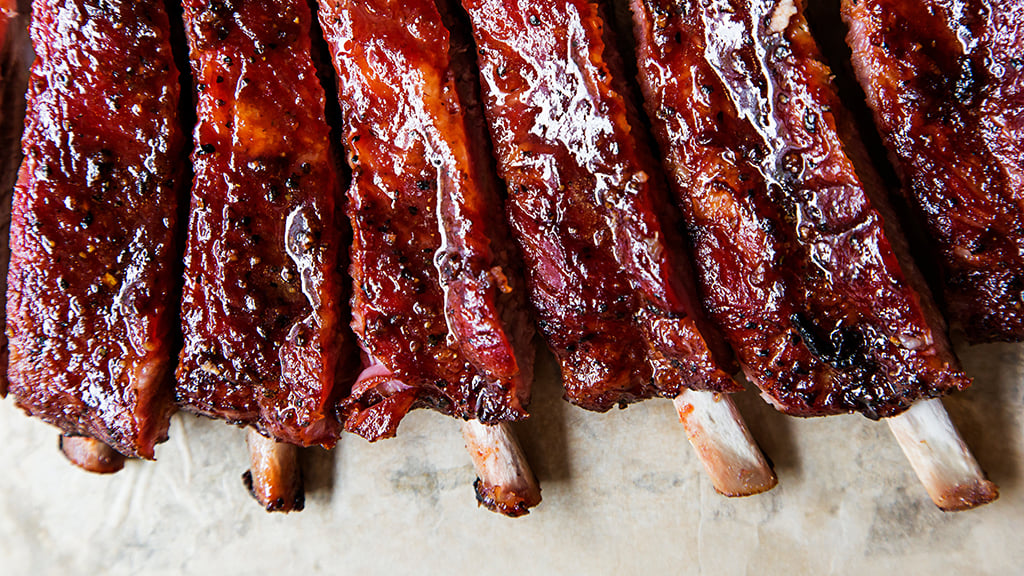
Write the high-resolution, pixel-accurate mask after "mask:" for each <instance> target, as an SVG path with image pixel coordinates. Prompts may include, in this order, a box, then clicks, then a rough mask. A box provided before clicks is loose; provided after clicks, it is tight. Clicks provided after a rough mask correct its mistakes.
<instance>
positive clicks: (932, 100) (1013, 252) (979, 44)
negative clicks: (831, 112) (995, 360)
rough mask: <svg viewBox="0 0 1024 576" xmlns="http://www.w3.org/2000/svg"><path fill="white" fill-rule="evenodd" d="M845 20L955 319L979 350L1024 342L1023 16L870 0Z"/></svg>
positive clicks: (1009, 4) (1006, 3)
mask: <svg viewBox="0 0 1024 576" xmlns="http://www.w3.org/2000/svg"><path fill="white" fill-rule="evenodd" d="M843 15H844V18H845V20H846V22H847V24H849V26H850V32H849V36H848V38H847V41H848V43H849V44H850V47H851V48H852V49H853V64H854V68H855V70H856V72H857V75H858V77H859V78H860V82H861V85H862V86H863V87H864V91H865V92H866V93H867V97H868V104H870V106H871V107H872V108H873V109H874V112H875V121H876V122H877V124H878V128H879V132H881V134H882V137H883V139H884V141H885V143H886V146H887V147H888V148H889V151H890V153H891V156H892V157H893V158H894V160H895V163H896V165H897V167H898V168H899V171H900V174H901V176H902V178H903V183H904V186H905V192H906V193H907V194H908V195H909V197H910V200H911V204H912V205H913V206H914V207H915V208H916V209H917V211H918V214H920V215H921V216H922V217H923V219H924V221H925V223H926V225H927V228H928V230H929V232H930V233H931V236H932V239H933V242H934V244H933V249H934V253H935V255H936V257H937V258H938V260H939V261H940V263H941V264H942V268H943V280H944V288H945V298H946V304H947V307H948V309H949V312H950V316H951V319H952V321H953V322H954V323H955V324H958V325H959V326H960V327H961V328H963V330H964V331H965V332H966V333H967V336H968V337H969V338H970V339H971V340H973V341H975V342H990V341H995V340H1006V341H1019V340H1022V339H1024V208H1022V203H1024V139H1022V137H1021V135H1022V134H1024V54H1022V52H1024V41H1022V38H1024V9H1022V6H1021V4H1020V2H1017V1H1015V0H985V1H981V0H965V1H963V2H952V1H949V0H861V1H859V2H849V1H844V2H843Z"/></svg>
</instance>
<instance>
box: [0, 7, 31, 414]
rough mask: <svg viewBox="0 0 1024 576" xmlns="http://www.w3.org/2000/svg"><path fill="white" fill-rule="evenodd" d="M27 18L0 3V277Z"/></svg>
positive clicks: (21, 114)
mask: <svg viewBox="0 0 1024 576" xmlns="http://www.w3.org/2000/svg"><path fill="white" fill-rule="evenodd" d="M27 23H28V17H27V16H23V15H21V14H19V13H18V9H17V3H16V2H15V1H14V0H3V1H2V2H0V278H6V277H7V266H8V263H9V261H10V256H11V247H10V243H9V238H10V227H11V193H12V191H13V189H14V183H15V182H16V181H17V179H18V166H19V165H20V164H21V131H22V129H23V128H24V126H25V92H26V91H27V86H28V67H29V65H30V64H31V60H32V58H33V56H31V55H30V52H31V50H30V47H31V41H30V40H29V38H28V29H27ZM5 292H6V291H3V292H0V323H2V324H6V321H5V318H6V313H5V311H4V310H5V308H6V302H7V295H6V293H5ZM6 394H7V331H6V330H4V331H3V332H2V333H0V398H2V397H4V396H5V395H6Z"/></svg>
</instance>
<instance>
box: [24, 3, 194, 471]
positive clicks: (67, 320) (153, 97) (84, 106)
mask: <svg viewBox="0 0 1024 576" xmlns="http://www.w3.org/2000/svg"><path fill="white" fill-rule="evenodd" d="M33 16H34V17H33V23H32V38H33V43H34V47H35V50H36V54H37V60H36V61H35V63H34V65H33V67H32V73H31V78H30V81H29V82H30V84H29V93H28V100H29V103H28V112H27V115H28V120H27V124H26V128H25V135H24V139H23V141H22V146H23V150H24V154H25V160H24V163H23V164H22V168H21V172H20V176H19V180H18V184H17V187H16V189H15V192H14V200H13V209H12V220H11V252H12V256H11V264H10V271H9V274H8V293H7V294H8V301H7V322H8V324H7V329H8V332H9V334H10V368H9V375H10V379H11V381H10V392H11V394H12V395H13V396H14V398H15V399H16V401H17V403H18V405H19V406H21V407H22V408H24V409H25V410H26V411H27V412H28V413H30V414H32V415H35V416H38V417H40V418H42V419H44V420H46V421H47V422H50V423H52V424H55V425H57V426H59V427H60V428H61V429H63V430H64V431H65V432H67V433H69V434H72V435H85V436H90V437H92V438H95V439H96V440H99V441H102V442H103V443H105V444H107V445H109V446H111V447H112V448H114V449H115V450H117V451H118V452H120V453H121V454H124V455H127V456H132V457H142V458H152V457H153V447H154V445H155V444H156V443H158V442H160V441H162V440H164V439H165V438H166V437H167V426H168V421H169V418H170V415H171V413H172V411H173V403H172V402H171V386H170V383H169V378H168V376H169V370H168V369H169V367H168V364H169V361H170V342H169V341H168V334H169V331H170V327H171V325H172V322H173V321H174V316H173V314H174V310H175V308H176V307H175V305H174V304H173V303H172V302H171V292H172V287H173V286H174V285H175V278H176V275H175V273H176V271H177V266H176V262H177V257H178V255H177V254H176V253H175V239H174V235H175V228H176V222H177V218H176V214H177V203H178V191H179V186H180V184H181V182H180V181H181V174H182V169H183V166H184V156H183V147H184V134H183V133H182V130H181V128H180V126H179V122H178V116H177V111H178V97H179V88H178V71H177V69H176V68H175V65H174V59H173V57H172V54H171V47H170V43H169V34H170V32H169V22H168V17H167V14H166V13H165V11H164V5H163V2H162V1H150V0H140V1H137V2H127V3H111V2H105V1H101V0H95V1H92V0H37V1H36V2H35V4H34V6H33Z"/></svg>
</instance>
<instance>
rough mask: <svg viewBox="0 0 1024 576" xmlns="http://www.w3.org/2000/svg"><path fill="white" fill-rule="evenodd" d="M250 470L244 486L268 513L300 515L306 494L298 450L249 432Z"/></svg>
mask: <svg viewBox="0 0 1024 576" xmlns="http://www.w3.org/2000/svg"><path fill="white" fill-rule="evenodd" d="M245 442H246V444H248V445H249V466H250V468H249V470H246V471H245V473H244V474H242V482H243V483H244V484H245V487H246V488H248V489H249V494H251V495H252V497H253V498H254V499H255V500H256V501H257V502H259V503H260V505H261V506H263V507H264V508H265V509H266V510H267V512H298V511H300V510H302V509H303V508H305V506H306V491H305V489H304V487H303V484H302V469H301V468H300V467H299V447H298V446H295V445H294V444H288V443H286V442H278V441H277V440H274V439H273V438H267V437H266V436H264V435H262V434H260V433H259V432H257V431H256V430H253V429H251V428H250V429H249V430H248V431H247V432H246V435H245Z"/></svg>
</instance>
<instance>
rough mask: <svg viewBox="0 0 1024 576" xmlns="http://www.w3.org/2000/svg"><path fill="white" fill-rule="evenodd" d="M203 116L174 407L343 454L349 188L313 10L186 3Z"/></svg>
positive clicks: (250, 1) (250, 2) (272, 4)
mask: <svg viewBox="0 0 1024 576" xmlns="http://www.w3.org/2000/svg"><path fill="white" fill-rule="evenodd" d="M184 18H185V28H186V35H187V36H188V42H189V48H190V51H191V62H192V71H193V79H194V83H195V87H196V92H197V97H198V102H197V115H198V124H197V126H196V128H195V149H194V151H193V153H192V161H193V165H194V167H195V183H194V185H193V189H192V209H191V213H190V217H189V231H188V239H187V247H186V254H185V287H184V293H183V298H182V300H183V301H182V324H183V328H184V339H185V341H184V349H183V350H182V353H181V360H180V364H179V366H178V373H177V376H178V387H177V401H178V402H179V404H181V405H182V406H184V407H186V408H188V409H189V410H192V411H194V412H198V413H201V414H206V415H209V416H213V417H219V418H224V419H227V420H230V421H233V422H237V423H247V424H252V425H254V426H255V427H257V428H259V429H261V430H262V431H264V432H266V433H268V434H270V435H272V436H274V437H276V438H278V439H281V440H284V441H288V442H292V443H295V444H299V445H311V444H323V445H333V443H334V442H335V441H336V439H337V435H338V432H339V430H338V425H337V422H336V419H335V415H334V408H333V405H334V400H335V388H336V387H339V388H340V386H339V385H338V380H339V378H338V372H339V368H340V367H341V365H342V363H341V362H340V360H339V359H340V358H342V351H343V350H344V347H345V345H346V344H349V343H350V342H351V339H350V338H346V337H345V332H344V331H343V325H342V324H341V322H340V319H341V318H342V317H343V314H344V312H345V306H344V301H343V296H342V285H341V280H340V278H341V275H340V272H339V270H338V256H339V250H340V244H341V236H340V233H339V229H340V228H339V220H340V218H342V217H343V216H340V215H339V211H338V210H337V209H336V206H337V203H338V202H339V197H340V188H339V186H338V180H337V175H336V170H335V166H334V164H333V159H332V155H331V151H330V145H329V137H328V127H327V123H326V121H325V117H324V104H325V100H324V91H323V88H322V86H321V85H320V83H319V81H318V79H317V76H316V70H315V69H314V67H313V64H312V61H311V55H310V50H311V44H310V42H311V41H310V32H309V31H310V26H311V24H312V15H311V13H310V9H309V6H308V5H307V4H306V1H305V0H273V1H257V0H245V1H239V2H232V3H219V2H214V3H209V2H205V1H201V0H189V1H186V2H185V3H184Z"/></svg>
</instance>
